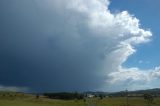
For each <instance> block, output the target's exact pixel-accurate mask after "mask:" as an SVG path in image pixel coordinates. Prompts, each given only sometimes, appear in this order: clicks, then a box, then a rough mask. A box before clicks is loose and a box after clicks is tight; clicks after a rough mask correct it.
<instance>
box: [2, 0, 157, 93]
mask: <svg viewBox="0 0 160 106" xmlns="http://www.w3.org/2000/svg"><path fill="white" fill-rule="evenodd" d="M109 4H110V1H109V0H1V1H0V16H1V17H0V85H3V87H1V88H5V87H4V86H17V87H28V88H29V89H31V90H32V91H40V92H41V91H86V90H121V89H125V88H128V87H129V88H133V89H134V87H135V86H139V85H141V86H140V87H142V88H143V87H146V86H147V84H148V83H150V82H152V81H153V80H155V79H157V78H159V77H160V68H159V67H156V68H153V69H149V70H141V69H139V68H138V67H131V68H126V67H123V63H125V62H126V60H127V59H128V57H129V56H131V55H132V54H134V53H136V46H137V45H140V44H142V43H147V42H149V41H150V39H151V37H152V32H151V31H150V30H146V29H144V28H142V27H141V26H140V23H139V19H137V18H136V17H135V16H134V15H132V14H130V13H128V12H127V11H121V12H118V13H112V12H111V11H110V10H109ZM1 88H0V89H1Z"/></svg>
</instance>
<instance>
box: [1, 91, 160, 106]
mask: <svg viewBox="0 0 160 106" xmlns="http://www.w3.org/2000/svg"><path fill="white" fill-rule="evenodd" d="M128 103H129V104H130V106H148V104H147V103H146V101H145V100H144V99H143V98H136V97H134V98H129V99H128ZM125 105H126V98H124V97H113V98H104V99H98V98H90V99H89V98H88V99H86V100H85V101H84V100H55V99H47V98H45V97H43V96H40V97H39V98H38V99H37V98H36V96H35V95H31V94H23V93H11V92H10V93H9V92H8V93H6V92H5V93H3V92H2V93H0V106H125ZM150 106H160V98H155V99H154V103H153V104H152V105H150Z"/></svg>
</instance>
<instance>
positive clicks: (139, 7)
mask: <svg viewBox="0 0 160 106" xmlns="http://www.w3.org/2000/svg"><path fill="white" fill-rule="evenodd" d="M159 5H160V1H159V0H154V1H153V0H120V1H118V2H117V0H112V1H111V5H110V9H111V11H112V12H115V11H117V10H118V11H124V10H127V11H129V13H131V14H133V15H134V16H135V17H137V18H138V19H139V20H140V23H141V27H143V28H145V29H150V30H151V32H152V33H153V36H152V38H151V42H149V43H147V44H142V45H139V46H137V47H136V48H137V53H135V54H133V55H132V56H130V57H129V59H128V60H127V61H126V62H125V64H124V66H126V67H131V66H138V67H140V68H141V69H150V68H153V67H155V66H159V64H160V62H159V60H160V56H159V54H160V46H159V45H160V42H159V41H160V35H159V34H160V30H159V27H158V26H159V25H160V21H159V18H160V13H159V12H158V11H159V10H160V7H159ZM140 61H143V62H140Z"/></svg>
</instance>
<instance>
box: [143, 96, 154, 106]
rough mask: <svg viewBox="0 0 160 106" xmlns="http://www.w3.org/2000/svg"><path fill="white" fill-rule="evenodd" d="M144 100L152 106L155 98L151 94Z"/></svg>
mask: <svg viewBox="0 0 160 106" xmlns="http://www.w3.org/2000/svg"><path fill="white" fill-rule="evenodd" d="M144 100H146V101H147V103H148V105H150V104H152V103H153V101H154V98H153V96H152V95H151V94H144Z"/></svg>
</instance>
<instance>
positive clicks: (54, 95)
mask: <svg viewBox="0 0 160 106" xmlns="http://www.w3.org/2000/svg"><path fill="white" fill-rule="evenodd" d="M44 96H46V97H48V98H50V99H64V100H72V99H83V98H84V95H83V94H80V93H77V92H75V93H67V92H62V93H44Z"/></svg>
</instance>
